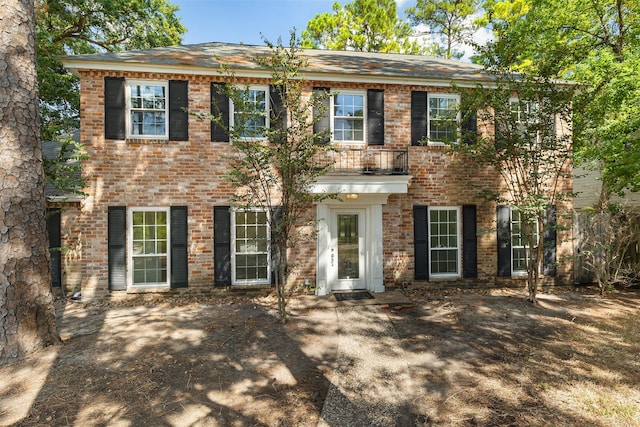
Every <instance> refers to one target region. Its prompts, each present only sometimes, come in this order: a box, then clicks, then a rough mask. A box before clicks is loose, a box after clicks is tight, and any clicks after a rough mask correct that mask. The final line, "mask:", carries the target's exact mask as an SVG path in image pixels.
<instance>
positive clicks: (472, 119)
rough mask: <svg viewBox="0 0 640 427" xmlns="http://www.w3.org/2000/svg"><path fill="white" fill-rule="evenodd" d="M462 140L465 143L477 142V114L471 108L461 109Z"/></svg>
mask: <svg viewBox="0 0 640 427" xmlns="http://www.w3.org/2000/svg"><path fill="white" fill-rule="evenodd" d="M460 127H461V128H462V142H464V143H465V144H467V145H471V144H475V143H476V142H478V114H477V111H476V110H474V109H471V108H466V109H465V110H463V111H462V123H461V126H460Z"/></svg>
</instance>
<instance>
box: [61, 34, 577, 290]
mask: <svg viewBox="0 0 640 427" xmlns="http://www.w3.org/2000/svg"><path fill="white" fill-rule="evenodd" d="M268 52H269V50H268V48H267V47H259V46H247V45H233V44H224V43H206V44H199V45H191V46H175V47H166V48H156V49H149V50H140V51H131V52H122V53H106V54H95V55H81V56H73V57H67V58H65V60H64V64H65V66H66V67H67V68H68V69H69V70H71V71H72V72H73V73H74V74H76V75H77V76H79V78H80V88H81V89H80V90H81V93H80V102H81V126H80V140H81V142H82V143H84V144H86V150H87V154H88V156H89V157H90V160H89V161H88V162H86V163H85V164H84V165H83V174H84V175H85V176H86V177H87V178H88V181H87V182H88V184H87V188H86V189H85V190H84V191H85V192H86V193H87V197H86V198H84V199H83V200H82V202H81V203H80V204H78V205H74V206H76V207H74V206H71V207H70V208H69V209H67V210H66V211H65V212H64V213H63V218H62V226H61V229H62V244H63V245H67V246H70V247H74V248H77V250H78V251H79V252H80V253H81V255H79V258H80V262H77V259H76V260H75V261H76V262H75V264H73V265H72V266H69V265H70V264H69V263H68V262H67V261H66V260H63V270H64V269H65V268H67V266H69V268H73V269H74V271H73V272H72V273H71V272H69V274H68V276H69V277H71V276H73V277H76V278H77V277H79V278H80V279H79V280H78V282H77V283H71V284H67V288H73V287H76V288H77V287H81V289H82V294H83V299H91V298H94V297H101V296H105V295H107V294H109V293H112V294H115V293H117V292H120V293H123V292H128V293H131V292H149V291H154V292H184V289H188V290H189V291H194V290H196V291H211V290H216V289H218V290H225V289H234V288H238V287H247V286H268V285H269V284H270V281H271V279H270V278H271V274H270V268H271V267H270V262H269V257H270V255H269V245H268V235H269V230H268V229H267V224H266V221H265V217H264V215H265V214H264V212H259V211H257V210H256V211H251V210H249V211H246V210H240V209H234V207H233V206H231V204H230V202H229V199H230V197H231V195H232V194H233V193H234V188H232V187H230V185H229V184H228V182H227V181H225V180H224V179H223V177H224V174H225V168H226V166H227V165H226V162H225V158H227V156H228V155H230V154H231V153H232V152H233V150H234V148H233V146H232V144H231V143H230V142H229V138H228V136H227V135H226V134H225V133H224V132H221V131H220V129H218V128H217V127H216V126H215V125H213V124H212V123H211V122H210V121H208V120H203V119H200V118H197V117H195V116H193V115H189V114H187V113H186V112H185V110H184V109H185V108H188V109H189V110H192V111H201V112H209V111H211V108H212V107H211V105H212V101H215V103H216V104H217V105H219V106H222V108H221V110H222V112H223V115H225V116H227V115H228V116H227V117H228V119H229V123H230V124H231V125H232V124H233V117H234V114H238V113H239V112H238V111H234V108H233V103H231V102H229V101H228V100H226V99H224V98H221V95H220V94H219V93H218V91H217V90H216V88H217V87H218V86H217V85H219V84H221V82H222V81H223V78H222V76H221V74H220V72H219V69H220V65H221V64H226V65H228V66H229V67H231V68H232V69H233V70H234V73H235V76H236V78H237V81H238V84H241V85H245V84H247V85H250V88H251V92H250V94H251V96H252V97H255V99H256V100H258V102H260V100H268V99H269V96H270V86H269V85H270V74H269V72H268V70H264V69H260V68H259V67H258V66H257V65H256V64H255V63H254V62H252V61H251V60H250V59H249V58H250V57H251V56H255V55H257V54H261V53H266V54H268ZM304 56H306V57H307V58H308V59H309V64H310V65H309V67H308V68H307V69H306V70H305V72H304V84H305V90H306V93H307V94H311V93H312V91H314V90H316V91H318V90H322V91H329V92H330V93H331V97H330V98H329V101H328V102H329V103H330V105H329V106H330V109H329V111H330V113H329V114H328V116H327V117H325V120H323V121H322V122H321V126H324V127H326V128H328V129H330V130H331V135H332V141H331V143H332V144H336V145H337V146H339V147H340V148H341V151H340V153H339V154H337V155H336V156H337V157H336V159H335V160H336V163H335V167H334V169H333V171H332V172H331V173H329V174H327V175H325V176H323V177H322V178H320V179H319V180H318V181H317V183H316V185H315V188H314V189H313V190H312V191H326V192H331V193H338V194H340V195H341V197H340V199H339V200H327V201H326V202H323V203H320V204H318V205H317V206H316V207H315V208H314V209H313V211H312V212H309V218H307V219H312V220H316V222H315V224H316V227H317V232H316V233H315V234H314V237H313V238H312V239H310V240H309V241H308V242H307V243H306V244H301V245H298V246H297V247H296V248H295V249H294V250H292V256H291V257H292V258H293V261H294V262H295V263H296V269H295V273H294V277H293V282H294V283H293V284H294V285H299V286H304V285H307V286H309V287H310V288H312V289H315V293H316V294H318V295H325V294H328V293H330V292H332V291H336V290H350V289H368V290H370V291H373V292H383V291H385V289H388V288H390V287H395V286H402V285H405V284H414V285H417V286H420V285H424V286H437V287H446V286H456V287H460V286H496V285H513V284H517V283H520V282H521V281H522V275H521V271H520V270H519V269H520V266H521V263H520V262H519V257H520V254H521V249H522V248H518V247H516V245H511V244H510V243H511V242H509V244H507V245H506V246H505V245H501V244H500V243H499V242H498V240H499V239H498V237H497V236H498V235H500V233H496V224H497V223H498V222H497V218H498V217H501V218H503V219H504V218H507V221H506V223H505V222H504V221H502V222H500V224H501V225H500V226H499V228H500V227H502V228H503V230H502V231H505V230H506V231H507V233H508V232H509V230H511V227H512V225H513V221H515V220H516V219H515V218H514V217H513V216H512V215H510V213H509V212H510V211H509V208H508V207H500V206H496V204H495V203H493V202H489V201H486V200H484V199H481V198H480V197H479V196H478V191H479V190H481V189H483V188H484V189H496V188H500V186H501V183H500V182H499V181H498V179H497V178H496V174H494V173H491V171H489V170H478V168H474V167H472V166H473V159H470V158H465V157H464V156H462V155H459V154H451V153H448V152H447V146H448V144H452V143H453V144H456V143H465V142H467V141H456V140H455V138H456V137H455V136H454V134H455V132H454V131H453V129H452V127H451V126H450V123H447V124H445V123H444V122H439V120H440V119H441V118H442V117H443V116H447V115H453V117H457V118H458V121H459V122H460V123H459V125H460V126H461V127H465V128H468V129H472V130H475V127H477V125H476V123H475V122H474V121H473V120H469V121H465V122H464V123H462V121H461V120H460V115H459V114H458V113H457V112H456V109H457V105H458V103H459V102H460V96H459V94H457V93H455V91H454V90H453V89H452V83H455V84H456V85H458V86H460V87H473V86H475V85H476V84H478V83H483V82H487V81H489V80H488V79H489V77H488V76H487V75H486V74H484V73H483V72H482V69H481V68H480V67H478V66H476V65H472V64H468V63H463V62H458V61H450V60H444V59H438V58H433V57H428V56H407V55H397V54H380V53H363V52H339V51H321V50H309V51H304ZM273 102H274V100H273V99H272V100H271V102H263V104H262V105H264V109H265V116H264V117H266V119H265V120H268V117H269V108H273V107H272V105H273ZM456 114H457V115H456ZM477 132H480V133H483V132H484V133H487V132H488V133H490V132H492V129H477ZM566 187H567V188H570V187H571V182H567V183H566ZM505 209H506V210H505ZM505 215H506V216H505ZM505 227H506V228H505ZM72 230H73V231H72ZM491 230H493V231H491ZM71 231H72V232H71ZM569 233H570V232H569V231H567V232H558V233H557V235H556V233H552V234H553V235H550V236H545V238H547V239H550V240H552V241H555V244H553V245H551V246H552V247H553V248H555V250H554V251H553V253H552V254H551V257H550V260H552V259H553V260H554V261H555V260H556V259H557V260H562V259H564V258H570V257H566V255H570V254H571V244H570V243H568V242H569V241H570V235H569ZM503 234H504V233H503ZM74 254H75V255H76V257H77V256H78V252H77V251H76V252H74ZM571 268H572V267H571V264H570V263H563V262H560V263H558V264H557V268H550V269H549V270H548V272H549V273H551V274H553V277H550V278H549V280H552V281H557V282H570V281H571V274H572V273H571ZM78 269H79V270H80V271H77V270H78ZM177 289H179V290H177Z"/></svg>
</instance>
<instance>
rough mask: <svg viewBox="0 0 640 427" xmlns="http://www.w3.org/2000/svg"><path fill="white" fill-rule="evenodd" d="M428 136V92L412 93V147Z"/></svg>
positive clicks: (416, 91)
mask: <svg viewBox="0 0 640 427" xmlns="http://www.w3.org/2000/svg"><path fill="white" fill-rule="evenodd" d="M426 136H427V92H425V91H419V90H414V91H411V145H420V141H422V140H423V139H424V138H426Z"/></svg>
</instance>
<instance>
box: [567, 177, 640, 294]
mask: <svg viewBox="0 0 640 427" xmlns="http://www.w3.org/2000/svg"><path fill="white" fill-rule="evenodd" d="M601 176H602V175H601V173H600V171H599V170H597V168H595V167H594V168H583V167H576V168H575V169H574V179H573V188H574V192H575V194H576V195H575V198H574V200H573V207H574V209H575V211H576V212H575V216H574V224H573V235H574V239H573V246H574V281H575V282H576V283H580V284H588V283H593V282H594V280H595V276H594V273H593V271H592V268H591V267H589V265H588V263H587V262H586V260H585V259H584V256H582V255H581V253H582V251H583V250H585V246H586V245H585V239H586V238H585V224H588V223H589V217H590V211H592V210H593V208H595V207H596V206H598V205H599V204H600V198H601V197H602V185H603V184H602V179H601ZM609 201H610V202H612V203H617V204H620V205H621V206H622V207H624V208H625V209H626V210H629V211H633V212H636V213H640V193H637V192H635V193H634V192H626V194H625V195H624V197H621V196H619V195H617V194H611V195H609ZM587 229H588V228H587ZM637 240H638V241H637V243H636V244H635V247H634V248H630V250H629V251H628V253H627V256H629V257H630V259H632V260H635V264H636V265H637V264H638V260H639V259H640V235H639V236H637Z"/></svg>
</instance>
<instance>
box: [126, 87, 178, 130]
mask: <svg viewBox="0 0 640 427" xmlns="http://www.w3.org/2000/svg"><path fill="white" fill-rule="evenodd" d="M126 87H127V91H126V96H127V112H128V114H127V119H126V120H127V137H129V138H163V139H166V138H168V137H169V123H168V116H169V114H168V111H167V109H168V105H169V85H168V82H160V81H136V80H128V81H127V86H126Z"/></svg>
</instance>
